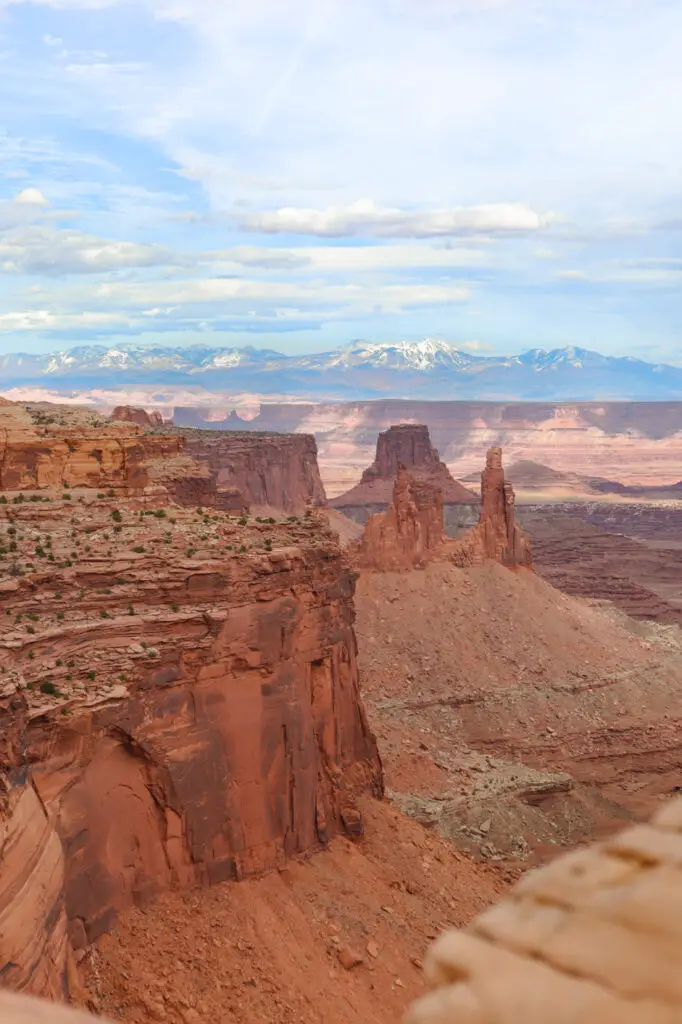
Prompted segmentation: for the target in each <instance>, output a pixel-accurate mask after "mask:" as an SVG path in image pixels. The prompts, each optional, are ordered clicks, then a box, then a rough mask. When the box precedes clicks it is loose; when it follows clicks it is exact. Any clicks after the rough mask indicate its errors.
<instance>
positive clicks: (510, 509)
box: [451, 447, 531, 568]
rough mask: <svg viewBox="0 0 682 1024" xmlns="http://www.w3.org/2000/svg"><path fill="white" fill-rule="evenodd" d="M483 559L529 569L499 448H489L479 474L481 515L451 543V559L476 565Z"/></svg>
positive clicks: (526, 546)
mask: <svg viewBox="0 0 682 1024" xmlns="http://www.w3.org/2000/svg"><path fill="white" fill-rule="evenodd" d="M486 559H492V560H493V561H495V562H500V563H501V564H502V565H506V566H509V567H510V568H514V567H516V566H523V565H525V566H530V564H531V550H530V542H529V541H528V539H527V538H526V537H525V536H524V534H523V532H522V530H521V528H520V527H519V526H518V525H517V523H516V517H515V499H514V488H513V487H512V485H511V484H509V483H506V482H505V479H504V469H503V468H502V449H501V448H498V447H493V448H489V449H488V452H487V455H486V467H485V469H484V470H483V472H482V473H481V512H480V518H479V522H478V524H477V525H476V526H475V527H473V529H471V530H469V531H468V533H466V534H464V535H463V536H462V537H461V538H459V539H458V540H457V541H455V542H454V544H453V546H452V552H451V560H452V561H453V562H454V563H455V564H456V565H476V564H478V563H480V562H483V561H485V560H486Z"/></svg>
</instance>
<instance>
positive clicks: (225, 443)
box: [183, 429, 327, 514]
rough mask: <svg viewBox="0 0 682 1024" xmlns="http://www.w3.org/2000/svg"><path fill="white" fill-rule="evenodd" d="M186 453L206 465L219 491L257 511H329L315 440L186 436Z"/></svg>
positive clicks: (293, 436)
mask: <svg viewBox="0 0 682 1024" xmlns="http://www.w3.org/2000/svg"><path fill="white" fill-rule="evenodd" d="M183 437H184V439H185V446H186V449H185V450H186V451H187V453H188V454H189V455H191V456H192V457H193V458H194V459H196V460H197V461H198V462H200V463H203V464H205V465H207V466H208V467H209V468H210V471H211V473H212V474H213V475H214V477H215V479H216V483H217V486H218V488H220V489H232V490H233V491H234V493H235V494H236V493H237V492H239V493H241V494H242V495H243V496H244V499H245V501H246V502H247V503H248V504H249V505H250V506H251V507H252V508H253V509H254V511H268V510H270V509H283V510H284V511H286V512H290V513H294V514H300V513H301V512H303V511H305V508H306V506H307V505H308V504H310V503H312V504H314V505H325V504H326V502H327V499H326V495H325V493H324V487H323V485H322V480H321V478H320V471H319V468H318V465H317V445H316V443H315V438H314V437H313V436H312V435H311V434H259V433H238V432H232V431H219V430H215V431H211V430H189V429H187V430H184V431H183Z"/></svg>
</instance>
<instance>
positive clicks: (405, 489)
mask: <svg viewBox="0 0 682 1024" xmlns="http://www.w3.org/2000/svg"><path fill="white" fill-rule="evenodd" d="M444 539H445V533H444V530H443V495H442V493H441V491H440V490H439V489H438V488H437V487H433V486H431V485H430V484H427V483H424V482H423V481H418V480H415V479H414V477H413V476H412V475H411V474H410V473H408V472H407V469H406V468H405V466H403V465H400V464H399V465H398V475H397V476H396V480H395V484H394V487H393V500H392V502H391V505H390V507H389V509H388V512H379V513H377V514H376V515H373V516H370V518H369V519H368V520H367V523H366V525H365V531H364V534H363V536H362V540H361V541H360V542H359V544H358V545H357V546H355V547H354V551H355V552H356V553H357V561H358V563H359V565H360V566H362V567H363V568H368V569H383V570H387V569H412V568H415V567H416V566H419V565H424V564H425V563H426V561H427V560H428V559H429V557H432V556H433V555H434V553H435V552H436V551H437V550H438V549H439V548H441V547H442V545H443V541H444Z"/></svg>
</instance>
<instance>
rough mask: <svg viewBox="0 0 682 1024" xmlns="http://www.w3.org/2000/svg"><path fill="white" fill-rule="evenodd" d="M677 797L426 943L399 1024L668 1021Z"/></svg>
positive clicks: (672, 987) (679, 1005)
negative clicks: (421, 984) (648, 820)
mask: <svg viewBox="0 0 682 1024" xmlns="http://www.w3.org/2000/svg"><path fill="white" fill-rule="evenodd" d="M681 862H682V801H674V802H673V803H670V804H669V805H668V806H667V807H665V808H664V809H663V810H662V811H660V812H659V814H657V815H656V817H655V818H654V820H653V822H652V824H651V825H650V826H646V825H642V826H639V827H637V828H631V829H628V830H627V831H625V832H623V833H621V834H620V835H618V836H616V837H615V838H613V839H610V840H608V841H607V842H605V843H602V844H600V845H597V846H593V847H591V848H589V849H585V850H580V851H578V852H576V853H573V854H569V855H567V856H565V857H562V858H561V859H560V860H558V861H556V862H555V863H554V864H552V865H551V866H549V867H546V868H543V869H541V870H539V871H534V872H532V873H531V874H529V875H527V876H526V877H525V878H524V879H523V880H522V881H521V882H520V883H519V885H517V887H516V888H515V889H514V890H513V892H512V894H511V897H510V898H509V899H508V900H505V901H504V902H503V903H501V904H499V905H498V906H495V907H492V908H491V909H490V910H487V911H485V912H484V913H483V914H481V915H480V916H479V917H477V918H476V919H475V920H474V922H473V923H472V924H471V925H470V926H469V927H468V928H467V929H466V930H464V931H462V932H449V933H446V934H445V935H443V936H441V937H440V938H439V939H438V940H437V942H436V943H434V945H433V946H432V947H431V949H430V951H429V954H428V956H427V958H426V968H425V970H426V975H427V978H428V980H429V982H430V984H431V987H432V989H433V991H432V992H431V993H430V994H429V995H427V996H425V997H423V998H422V999H420V1000H419V1001H418V1002H417V1003H415V1004H414V1006H413V1007H412V1009H411V1011H410V1013H409V1014H408V1017H407V1021H408V1022H409V1024H449V1022H452V1024H460V1022H463V1021H468V1022H471V1024H535V1022H537V1024H544V1022H545V1021H550V1020H551V1021H555V1022H556V1024H569V1022H570V1024H594V1022H595V1021H600V1022H604V1024H607V1022H608V1024H642V1022H644V1021H646V1022H647V1024H678V1022H679V1021H680V1020H682V947H681V946H680V906H681V904H682V874H680V863H681Z"/></svg>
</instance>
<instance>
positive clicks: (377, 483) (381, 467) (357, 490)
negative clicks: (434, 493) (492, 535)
mask: <svg viewBox="0 0 682 1024" xmlns="http://www.w3.org/2000/svg"><path fill="white" fill-rule="evenodd" d="M399 466H404V467H405V468H406V469H407V470H408V471H409V473H410V474H411V475H412V476H413V478H414V479H415V480H418V481H420V482H422V483H426V484H429V485H431V486H433V487H437V488H438V489H439V490H440V491H441V493H442V496H443V502H444V503H445V504H447V505H452V504H455V505H462V504H463V505H465V506H466V505H470V506H473V505H475V504H476V495H475V494H473V493H472V492H471V491H469V490H467V488H466V487H463V486H462V484H460V483H458V482H457V481H456V480H455V479H454V478H453V476H452V474H451V473H450V470H449V469H448V468H447V466H446V465H445V463H444V462H441V460H440V457H439V455H438V452H437V450H436V449H435V448H434V447H433V446H432V444H431V439H430V437H429V429H428V427H426V426H424V425H423V424H418V423H417V424H416V423H400V424H398V425H397V426H392V427H389V429H388V430H384V431H383V432H382V433H380V434H379V436H378V438H377V447H376V456H375V459H374V462H373V463H372V465H371V466H369V467H368V468H367V469H366V470H365V471H364V472H363V474H362V478H361V480H360V483H359V484H357V485H356V486H355V487H352V488H351V489H350V490H349V491H346V492H345V493H344V494H340V495H339V496H338V497H336V498H333V499H332V500H331V501H330V504H331V505H332V506H333V507H334V508H338V509H341V510H342V511H343V512H344V513H345V514H346V515H350V516H351V517H352V518H354V519H357V520H358V521H362V522H364V521H365V520H366V519H367V517H368V516H369V515H370V514H372V513H373V512H376V511H381V510H382V509H383V508H385V507H386V506H387V505H388V504H389V503H390V501H391V497H392V492H393V481H394V480H395V477H396V474H397V472H398V468H399ZM363 513H364V515H363Z"/></svg>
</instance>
